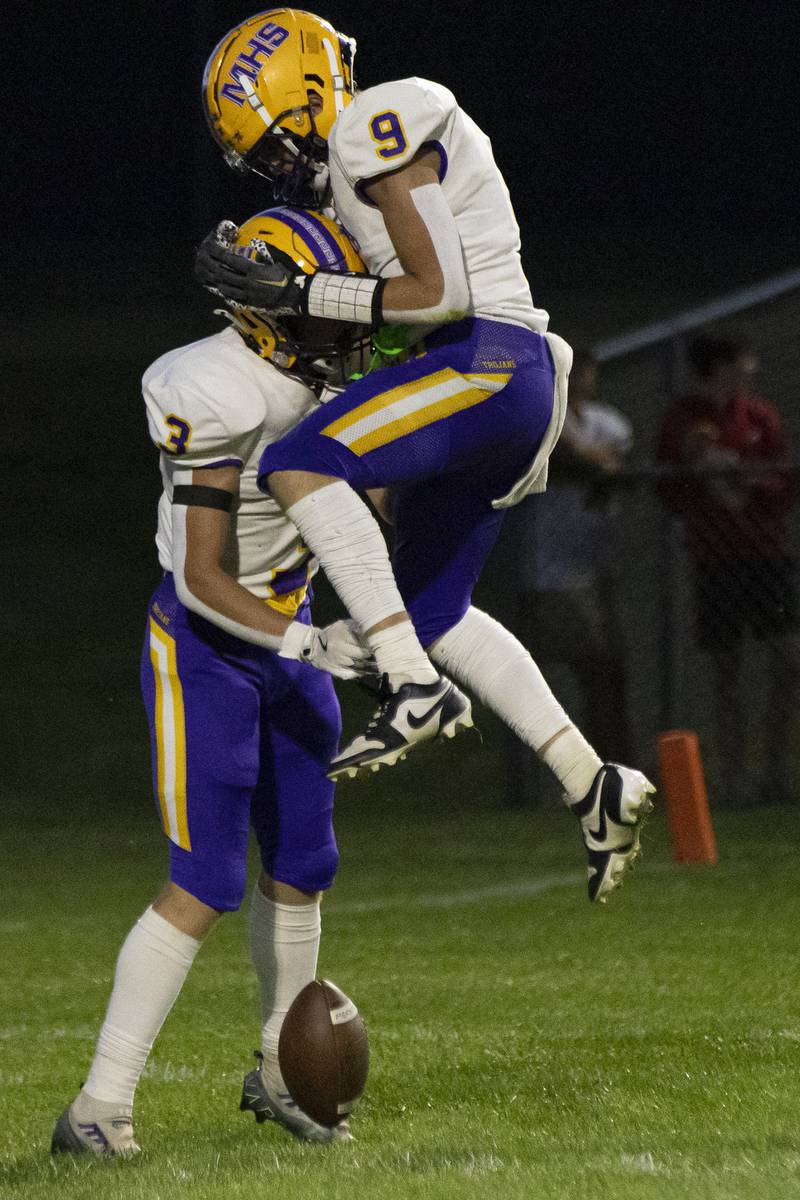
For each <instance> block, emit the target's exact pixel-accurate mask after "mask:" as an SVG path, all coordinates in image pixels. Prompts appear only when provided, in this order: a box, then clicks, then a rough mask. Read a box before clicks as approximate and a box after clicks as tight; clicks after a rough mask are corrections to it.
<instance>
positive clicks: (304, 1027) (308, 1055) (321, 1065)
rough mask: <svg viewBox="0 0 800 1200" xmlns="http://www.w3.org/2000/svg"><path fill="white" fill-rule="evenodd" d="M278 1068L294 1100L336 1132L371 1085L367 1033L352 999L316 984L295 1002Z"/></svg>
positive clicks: (330, 985)
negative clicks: (368, 1081) (367, 1086)
mask: <svg viewBox="0 0 800 1200" xmlns="http://www.w3.org/2000/svg"><path fill="white" fill-rule="evenodd" d="M278 1062H279V1064H280V1068H281V1073H282V1075H283V1078H284V1081H285V1083H286V1086H287V1088H288V1089H289V1092H290V1094H291V1097H292V1099H293V1100H294V1101H295V1103H296V1104H298V1105H299V1106H300V1108H301V1109H302V1110H303V1112H304V1113H306V1114H307V1115H308V1116H309V1117H311V1118H313V1120H315V1121H317V1122H318V1123H319V1124H320V1125H326V1126H327V1127H329V1128H332V1127H333V1126H334V1125H338V1124H339V1122H340V1121H343V1120H344V1119H345V1117H347V1116H348V1115H349V1114H350V1113H351V1112H352V1110H353V1108H354V1107H355V1105H356V1103H357V1101H358V1100H359V1098H360V1096H361V1094H362V1093H363V1091H364V1087H365V1085H366V1082H367V1071H368V1069H369V1045H368V1042H367V1030H366V1027H365V1025H364V1022H363V1020H362V1019H361V1016H360V1015H359V1012H358V1009H357V1008H356V1006H355V1004H354V1003H353V1001H352V1000H351V999H350V997H349V996H346V995H345V994H344V992H343V991H342V990H341V989H340V988H338V987H337V986H336V984H335V983H331V981H330V980H329V979H321V980H320V979H315V980H314V981H313V983H309V984H307V985H306V986H305V987H304V988H303V990H302V992H300V993H299V995H298V996H297V997H296V998H295V1000H294V1002H293V1004H292V1005H291V1007H290V1009H289V1011H288V1013H287V1014H286V1017H285V1019H284V1022H283V1026H282V1028H281V1036H280V1041H279V1043H278Z"/></svg>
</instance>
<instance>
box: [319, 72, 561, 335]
mask: <svg viewBox="0 0 800 1200" xmlns="http://www.w3.org/2000/svg"><path fill="white" fill-rule="evenodd" d="M423 149H432V150H435V151H436V153H437V154H438V157H439V167H438V169H439V182H440V184H441V186H442V191H443V193H444V197H445V200H446V201H447V204H448V206H449V208H450V211H451V212H452V214H453V217H454V218H455V221H456V225H457V227H458V233H459V237H460V239H461V246H462V250H463V253H464V263H465V266H466V271H467V278H468V281H469V287H470V295H471V309H470V312H471V315H473V316H476V317H484V318H486V319H488V320H495V321H508V322H511V323H513V324H515V325H522V326H524V327H526V328H528V329H531V330H533V331H534V332H535V333H544V332H545V331H546V329H547V321H548V315H547V313H546V312H544V311H543V310H542V309H538V308H535V307H534V304H533V300H532V298H531V292H530V287H529V286H528V281H527V280H526V278H525V274H524V272H523V270H522V262H521V260H520V252H519V251H520V240H519V227H518V226H517V222H516V219H515V217H514V210H513V208H512V207H511V200H510V198H509V194H508V188H507V187H506V185H505V182H504V180H503V177H502V175H501V174H500V171H499V170H498V167H497V164H496V163H495V161H494V157H493V155H492V148H491V144H490V142H489V139H488V138H487V137H486V135H485V134H484V133H483V132H482V131H481V130H480V129H479V128H478V126H477V125H476V124H475V122H474V121H473V120H472V119H471V118H470V117H468V116H467V114H466V113H465V112H464V111H463V110H462V109H461V108H459V106H458V104H457V103H456V100H455V97H454V96H453V94H452V92H450V91H448V89H447V88H445V87H442V86H441V85H440V84H438V83H431V82H430V81H429V80H427V79H401V80H398V81H396V82H394V83H382V84H379V85H378V86H377V87H373V88H368V89H367V90H366V91H364V92H360V93H359V94H358V95H357V96H356V97H355V98H354V99H353V100H352V101H351V103H350V104H349V105H348V106H347V108H345V109H344V110H343V111H342V112H341V113H340V114H339V116H338V117H337V119H336V121H335V123H334V126H333V129H332V131H331V134H330V142H329V155H330V158H329V161H330V177H331V185H332V187H333V202H334V206H335V208H336V213H337V216H338V217H339V219H340V221H341V222H342V224H343V225H344V226H345V227H346V229H347V230H348V232H349V233H351V234H352V236H353V238H354V239H355V240H356V242H357V243H358V246H359V250H360V252H361V256H362V258H363V259H364V262H365V263H366V266H367V270H368V271H370V273H371V274H373V275H384V276H389V277H391V276H394V275H401V274H402V273H403V271H402V267H401V266H400V263H399V261H398V259H397V255H396V253H395V250H394V247H393V245H392V243H391V240H390V238H389V235H388V233H387V232H386V226H385V224H384V221H383V217H382V216H381V214H380V212H379V211H378V209H377V208H376V207H375V206H374V205H372V204H371V203H370V201H369V199H368V198H367V195H366V192H365V185H366V184H368V183H369V181H370V180H371V179H375V178H376V177H377V176H378V175H383V174H385V172H387V171H392V170H396V169H397V168H398V167H402V166H404V165H405V164H407V163H409V162H410V161H411V160H412V159H413V158H414V156H415V155H416V154H417V153H418V152H419V151H420V150H423ZM489 214H491V220H487V216H488V215H489Z"/></svg>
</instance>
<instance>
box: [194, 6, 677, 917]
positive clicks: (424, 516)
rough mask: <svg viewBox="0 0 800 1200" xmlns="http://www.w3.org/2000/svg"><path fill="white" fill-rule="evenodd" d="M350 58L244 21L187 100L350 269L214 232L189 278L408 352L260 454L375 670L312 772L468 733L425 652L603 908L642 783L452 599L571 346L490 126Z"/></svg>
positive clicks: (633, 845) (549, 405)
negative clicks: (357, 260) (485, 731)
mask: <svg viewBox="0 0 800 1200" xmlns="http://www.w3.org/2000/svg"><path fill="white" fill-rule="evenodd" d="M354 49H355V46H354V43H353V42H352V40H351V39H349V38H346V37H343V36H342V35H340V34H338V33H336V31H335V30H334V29H333V28H332V27H331V26H330V25H329V24H328V23H327V22H326V21H323V20H321V19H320V18H319V17H315V16H314V15H312V14H309V13H305V12H301V11H299V10H296V9H275V10H272V11H270V12H265V13H261V14H259V15H258V16H256V17H253V18H251V19H250V20H248V21H246V22H244V23H243V24H241V25H239V26H237V27H236V28H235V29H233V30H231V31H230V32H229V33H228V34H226V35H225V37H224V38H223V39H222V40H221V41H220V43H219V45H218V46H217V48H216V49H215V50H214V52H213V53H212V55H211V58H210V60H209V63H208V66H207V68H206V73H205V78H204V84H203V94H204V103H205V109H206V114H207V117H208V121H209V125H210V127H211V131H212V133H213V135H214V137H215V138H216V140H217V141H218V143H219V144H220V145H221V146H222V148H223V150H224V153H225V155H226V158H227V159H228V161H229V162H230V163H231V164H232V165H234V166H238V167H241V168H244V169H250V170H253V171H256V172H257V173H259V174H261V175H264V176H266V177H267V178H268V179H269V180H270V182H271V184H272V186H273V187H274V189H275V192H276V194H280V195H292V196H296V197H302V200H303V202H304V203H311V202H313V201H314V200H315V198H316V204H317V206H318V207H323V206H324V205H326V204H327V203H329V202H332V204H333V206H334V208H335V211H336V214H337V216H338V218H339V219H340V220H341V221H342V222H343V223H344V225H345V226H346V227H347V228H348V230H349V231H350V233H351V234H352V235H353V236H354V238H355V239H356V241H357V243H358V245H359V248H360V251H361V254H362V257H363V258H364V261H365V263H366V266H367V270H368V272H369V274H367V275H365V276H362V277H360V278H359V277H356V278H353V277H347V278H345V277H343V276H341V275H337V274H336V273H333V272H330V271H327V270H325V269H320V270H317V271H316V272H314V273H313V274H311V275H306V274H299V273H296V272H292V271H291V270H290V269H287V268H286V267H285V266H284V265H283V264H281V263H269V262H266V261H255V260H252V259H250V260H247V259H243V258H241V256H238V255H236V254H234V253H231V251H230V249H229V248H228V247H227V246H226V244H225V241H226V238H225V236H224V232H221V231H220V230H219V229H218V230H217V231H216V233H212V234H210V235H209V236H208V238H206V240H205V242H204V243H203V245H202V246H201V248H200V251H199V253H198V259H197V274H198V278H199V279H200V281H201V282H202V283H204V285H205V286H207V287H209V288H211V289H212V290H216V291H218V292H219V293H220V294H222V295H224V296H226V297H228V298H229V299H232V300H235V301H238V302H240V303H245V304H247V305H251V306H254V307H256V308H259V309H263V310H268V311H272V312H275V313H305V314H313V315H316V316H321V317H330V318H338V319H343V320H351V321H356V322H363V323H371V324H372V325H374V326H378V325H380V324H381V323H382V322H391V323H395V324H398V325H401V326H404V327H405V328H406V330H407V339H406V340H407V346H408V354H407V356H406V358H405V361H399V362H398V363H397V364H396V365H392V366H390V367H388V368H386V369H384V370H379V371H376V372H374V373H371V374H368V375H367V376H366V377H365V378H363V379H360V380H358V381H357V382H354V383H352V384H351V385H350V386H348V387H347V388H346V389H345V391H344V392H343V393H342V395H341V396H339V397H338V398H337V399H336V400H334V401H333V402H332V403H331V405H328V406H326V407H325V409H324V410H322V411H319V412H315V413H312V414H310V415H309V416H308V417H307V418H306V419H305V420H304V421H303V422H301V424H300V425H299V426H297V427H296V428H295V429H294V430H292V431H291V433H289V434H288V435H287V436H286V437H284V438H281V439H280V440H279V441H278V442H276V443H274V444H272V445H271V446H269V447H267V449H266V450H265V451H264V454H263V456H262V460H261V466H260V469H259V481H260V483H261V485H262V486H263V487H266V488H268V489H269V491H270V494H271V495H272V496H274V497H275V498H276V499H277V500H278V501H279V503H280V504H281V505H282V507H283V508H284V509H285V511H286V512H287V514H288V515H289V516H290V517H291V519H292V521H293V522H294V523H295V524H296V525H297V527H298V529H299V530H300V532H301V534H302V537H303V541H304V543H305V544H307V545H308V546H310V547H312V549H313V550H314V553H315V554H316V555H317V556H318V558H319V559H320V562H321V563H322V566H323V568H324V570H325V572H326V574H327V575H328V577H329V579H330V580H331V582H332V584H333V586H334V588H335V589H336V590H337V592H338V593H339V595H340V597H341V599H342V600H343V602H344V604H345V606H346V607H347V609H348V611H349V612H350V614H351V615H352V617H353V618H354V619H355V621H356V623H357V625H358V627H359V629H360V630H361V631H362V634H363V636H364V637H365V640H366V641H367V643H368V645H369V647H370V649H371V650H372V652H373V654H374V656H375V659H376V661H377V664H378V667H379V670H380V672H381V673H382V675H383V677H384V681H385V686H384V689H383V692H382V701H381V705H380V707H379V709H378V711H377V712H376V714H375V716H374V717H373V719H372V721H371V722H370V724H369V726H368V727H367V729H366V730H365V732H364V733H363V734H362V735H360V736H359V737H357V738H355V739H354V740H353V741H352V742H351V743H350V744H349V745H348V746H346V747H345V748H344V750H343V751H341V752H340V754H339V755H338V756H337V758H336V759H334V761H333V763H332V770H331V774H332V777H337V776H340V775H355V774H357V773H358V772H359V771H363V770H366V769H370V768H371V769H373V770H377V769H378V768H379V767H380V766H381V765H382V764H385V763H386V764H390V763H393V762H396V761H397V760H398V759H399V758H402V757H404V756H405V754H406V753H407V752H408V751H409V749H410V748H412V747H413V746H414V745H415V744H416V743H418V742H419V741H422V740H425V739H426V738H431V737H434V736H437V735H440V734H442V733H444V734H446V735H452V734H454V733H455V732H456V731H457V730H458V729H459V728H460V727H462V726H464V725H467V724H470V723H471V722H470V716H469V701H468V700H467V699H466V697H465V696H463V695H462V694H461V693H460V692H459V691H458V690H457V689H456V688H455V686H454V685H453V684H452V683H451V682H450V681H449V680H448V679H446V678H444V677H441V676H440V675H439V674H438V671H437V667H442V668H443V669H445V670H447V671H449V672H450V673H451V674H453V675H454V676H455V677H456V678H457V679H458V680H459V682H463V683H465V684H466V685H467V686H468V687H469V688H470V689H471V690H472V691H473V692H475V693H476V694H477V695H478V696H479V697H480V698H481V699H482V700H483V701H485V702H486V703H487V704H488V705H489V706H490V707H492V708H493V709H494V710H495V711H496V712H498V713H499V715H500V716H501V717H502V718H503V719H504V720H505V721H506V722H507V723H508V724H509V725H510V726H511V728H512V729H514V730H515V731H516V732H517V733H518V734H519V735H520V737H522V738H523V740H524V741H526V742H527V743H528V744H529V745H530V746H532V748H533V749H534V750H535V751H536V752H537V753H538V754H539V755H540V757H541V758H543V760H544V761H545V762H547V763H548V765H549V766H550V767H551V768H552V769H553V770H554V772H555V774H556V775H557V777H558V778H559V780H560V781H561V782H562V784H563V786H564V789H565V793H566V800H567V802H568V803H569V804H570V806H571V808H572V810H573V812H574V813H575V814H576V816H577V817H578V818H579V820H580V822H581V827H582V831H583V836H584V841H585V844H586V848H587V852H588V858H589V897H590V899H592V900H601V901H602V900H604V899H605V898H606V896H607V894H608V892H609V891H610V890H611V889H612V888H613V887H615V886H616V885H617V883H618V882H619V881H620V880H621V878H622V876H623V874H624V872H625V870H626V869H627V867H628V865H629V864H630V862H632V860H633V858H634V857H635V856H636V854H637V852H638V848H639V829H640V825H641V822H642V820H643V818H644V816H645V814H646V813H647V811H649V809H650V808H651V807H652V802H651V801H650V799H649V793H651V792H652V791H653V790H654V789H653V787H652V785H651V784H650V783H649V782H648V781H647V780H646V779H645V778H644V776H643V775H642V774H641V773H640V772H638V771H634V770H631V769H629V768H625V767H618V766H616V765H614V764H604V763H603V762H602V761H601V760H600V758H599V757H598V755H597V754H596V753H595V752H594V750H593V749H592V748H591V746H589V745H588V743H587V742H586V741H585V739H584V738H583V737H582V736H581V734H580V732H579V731H578V730H577V729H576V728H575V726H574V725H573V724H572V723H571V722H570V720H569V719H568V717H567V716H566V714H565V713H564V711H563V709H561V707H560V706H559V705H558V704H557V702H556V701H555V699H554V698H553V696H552V694H551V693H550V691H549V689H548V688H547V686H546V684H545V683H544V681H543V679H542V677H541V674H540V673H539V671H538V669H537V667H536V665H535V664H534V663H533V661H532V660H531V658H530V656H529V655H527V653H526V652H525V651H524V649H523V647H522V646H521V645H520V644H519V643H518V642H517V641H516V640H515V639H514V638H512V637H511V636H510V635H509V634H508V633H507V631H506V630H504V629H503V628H502V627H501V626H499V625H497V623H496V622H494V621H492V619H491V618H490V617H488V616H486V614H484V613H481V612H478V611H477V610H476V609H475V608H473V607H472V606H471V604H470V600H471V594H472V590H473V587H474V584H475V581H476V579H477V577H478V574H479V572H480V570H481V567H482V566H483V563H484V562H485V559H486V556H487V555H488V553H489V551H490V549H491V547H492V545H493V544H494V541H495V539H496V537H497V533H498V531H499V527H500V523H501V521H502V516H503V510H504V508H505V507H507V506H509V505H511V504H514V503H516V502H517V501H519V500H520V499H521V498H522V497H523V496H525V495H526V494H528V493H529V492H531V491H541V490H543V489H544V486H545V482H546V473H547V459H548V456H549V453H550V450H551V449H552V446H553V444H554V442H555V441H556V439H557V437H558V434H559V432H560V429H561V426H562V423H563V419H564V411H565V404H566V389H567V375H568V372H569V367H570V362H571V351H570V349H569V347H568V346H567V345H566V343H565V342H563V341H562V340H561V339H560V338H558V337H556V336H555V335H553V334H550V333H547V332H546V330H547V321H548V317H547V313H545V312H544V311H543V310H542V309H540V308H536V307H535V306H534V304H533V301H532V299H531V293H530V289H529V286H528V283H527V280H526V279H525V276H524V273H523V271H522V265H521V260H520V253H519V231H518V228H517V224H516V220H515V218H514V213H513V210H512V207H511V202H510V199H509V195H508V191H507V189H506V186H505V183H504V181H503V178H502V176H501V174H500V172H499V170H498V168H497V166H496V164H495V162H494V159H493V156H492V151H491V146H490V143H489V140H488V138H487V137H486V136H485V134H484V133H483V132H482V131H481V130H480V129H479V128H478V127H477V126H476V125H475V123H474V122H473V121H472V120H471V119H470V118H469V117H468V116H467V114H466V113H465V112H464V111H463V110H462V109H461V108H460V107H459V105H458V103H457V101H456V99H455V97H454V96H453V94H452V93H451V92H449V91H448V90H447V89H446V88H444V87H441V86H440V85H439V84H436V83H431V82H429V81H427V80H424V79H416V78H411V79H403V80H399V81H396V82H393V83H385V84H380V85H379V86H377V87H372V88H369V89H367V90H366V91H363V92H360V93H359V92H357V90H356V88H355V83H354V80H353V73H352V64H353V54H354ZM370 488H389V489H390V490H391V495H392V498H393V508H394V520H395V543H394V552H393V559H392V561H391V562H390V560H389V557H388V555H387V552H386V549H385V545H384V542H383V539H382V537H381V534H380V530H379V529H378V526H377V524H376V522H375V521H374V519H373V517H372V515H371V514H370V512H369V510H368V509H367V507H366V505H365V504H364V503H363V502H362V501H361V500H360V499H359V496H358V495H357V494H356V493H357V492H358V491H363V490H365V489H370ZM392 567H393V568H394V570H392ZM423 647H424V649H423ZM426 650H427V653H426ZM429 655H430V657H429ZM433 663H436V667H434V666H433V665H432V664H433Z"/></svg>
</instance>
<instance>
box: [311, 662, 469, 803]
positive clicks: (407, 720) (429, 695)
mask: <svg viewBox="0 0 800 1200" xmlns="http://www.w3.org/2000/svg"><path fill="white" fill-rule="evenodd" d="M379 696H380V704H379V706H378V708H377V710H376V712H375V713H374V714H373V716H372V718H371V720H370V722H369V724H368V725H367V728H366V729H365V730H364V732H363V733H361V734H359V735H358V737H355V738H353V740H352V741H351V742H350V743H349V744H348V745H347V746H345V748H344V750H341V751H340V752H339V754H337V755H336V757H335V758H334V759H333V761H332V762H331V765H330V767H329V769H328V778H329V779H341V778H342V777H343V776H348V777H349V778H350V779H355V777H356V776H357V775H359V774H366V773H368V772H370V771H377V770H379V769H380V768H381V767H391V766H394V764H395V763H396V762H399V761H400V760H401V759H403V758H405V757H406V755H407V754H408V753H409V751H411V750H413V749H414V748H415V747H416V746H419V745H421V744H422V743H423V742H429V741H431V740H432V739H433V738H437V737H445V738H453V737H455V736H456V734H457V733H459V732H460V731H461V730H462V729H469V728H471V727H472V723H473V722H472V705H471V704H470V702H469V700H468V699H467V697H466V696H465V695H464V693H463V692H460V691H459V690H458V688H457V687H456V685H455V684H454V683H451V681H450V680H449V679H446V678H445V677H444V676H443V675H442V676H440V677H439V678H438V679H437V680H435V682H434V683H404V684H402V685H401V686H400V687H399V688H398V689H397V691H396V692H394V691H392V690H391V688H390V686H389V681H388V678H387V677H386V676H385V675H384V676H383V679H382V680H381V689H380V693H379Z"/></svg>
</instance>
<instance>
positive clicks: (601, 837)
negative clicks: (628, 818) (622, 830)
mask: <svg viewBox="0 0 800 1200" xmlns="http://www.w3.org/2000/svg"><path fill="white" fill-rule="evenodd" d="M597 815H598V818H599V820H598V822H597V829H591V828H590V827H589V826H588V825H587V827H586V832H587V833H588V834H589V836H590V837H593V838H595V839H596V840H597V841H598V842H603V841H605V839H606V837H607V836H608V828H607V826H606V812H605V809H604V808H603V806H602V804H601V805H600V809H599V812H598V814H597Z"/></svg>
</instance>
